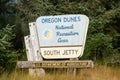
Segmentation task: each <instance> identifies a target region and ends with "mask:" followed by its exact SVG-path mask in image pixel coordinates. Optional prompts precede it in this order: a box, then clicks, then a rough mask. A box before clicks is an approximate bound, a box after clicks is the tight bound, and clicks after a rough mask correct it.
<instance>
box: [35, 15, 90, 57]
mask: <svg viewBox="0 0 120 80" xmlns="http://www.w3.org/2000/svg"><path fill="white" fill-rule="evenodd" d="M88 23H89V19H88V17H87V16H85V15H79V14H77V15H58V16H41V17H39V18H38V19H37V20H36V26H37V32H38V39H39V45H40V49H41V55H42V56H43V57H44V58H46V59H55V58H56V59H61V58H77V57H79V56H82V55H83V51H84V45H85V40H86V34H87V29H88Z"/></svg>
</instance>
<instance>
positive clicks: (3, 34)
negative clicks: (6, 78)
mask: <svg viewBox="0 0 120 80" xmlns="http://www.w3.org/2000/svg"><path fill="white" fill-rule="evenodd" d="M13 27H14V26H10V25H7V26H6V27H5V28H3V29H1V30H0V73H2V70H3V71H6V70H8V71H9V70H11V69H13V64H15V62H16V60H17V54H16V51H15V50H14V48H13V45H12V39H13V38H14V36H15V35H14V33H13Z"/></svg>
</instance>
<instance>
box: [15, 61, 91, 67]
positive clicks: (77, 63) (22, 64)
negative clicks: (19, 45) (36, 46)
mask: <svg viewBox="0 0 120 80" xmlns="http://www.w3.org/2000/svg"><path fill="white" fill-rule="evenodd" d="M17 65H18V68H93V62H92V61H91V60H84V61H19V62H18V63H17Z"/></svg>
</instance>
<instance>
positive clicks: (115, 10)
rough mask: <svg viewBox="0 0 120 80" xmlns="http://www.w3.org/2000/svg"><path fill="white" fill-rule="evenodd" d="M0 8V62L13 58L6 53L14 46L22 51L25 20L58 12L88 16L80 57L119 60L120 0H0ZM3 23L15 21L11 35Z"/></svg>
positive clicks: (8, 28) (32, 19) (12, 23)
mask: <svg viewBox="0 0 120 80" xmlns="http://www.w3.org/2000/svg"><path fill="white" fill-rule="evenodd" d="M0 12H1V13H0V25H1V26H0V29H1V32H0V37H1V38H0V51H1V54H2V55H1V58H0V60H2V62H3V61H4V62H5V61H11V60H12V59H14V58H12V57H11V56H10V55H12V54H14V49H15V50H17V51H18V52H21V54H22V53H24V52H25V51H24V49H25V47H24V36H26V35H29V27H28V23H29V22H35V21H36V19H37V18H38V17H39V16H48V15H61V14H85V15H87V16H88V17H89V19H90V23H89V29H88V35H87V41H86V46H85V51H84V56H83V57H82V58H80V59H92V60H94V61H103V62H112V61H113V60H114V61H120V58H119V57H118V55H119V54H120V45H119V44H120V29H119V28H120V24H119V22H120V0H19V2H17V3H15V2H13V0H1V1H0ZM7 24H10V25H15V26H14V32H15V36H14V37H12V36H13V35H14V34H12V31H13V29H12V28H10V27H9V25H7ZM6 25H7V27H5V26H6ZM2 30H3V31H2ZM5 31H6V32H5ZM9 32H11V33H9ZM9 53H11V54H9ZM3 54H5V57H4V55H3ZM15 55H16V54H15ZM6 56H7V57H8V58H7V57H6ZM2 58H5V59H2ZM6 59H7V60H6Z"/></svg>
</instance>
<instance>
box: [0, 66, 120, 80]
mask: <svg viewBox="0 0 120 80" xmlns="http://www.w3.org/2000/svg"><path fill="white" fill-rule="evenodd" d="M47 72H49V71H47ZM77 72H78V73H77V75H76V76H73V74H72V73H71V74H67V72H66V71H61V70H60V71H55V70H54V71H53V72H51V71H50V72H49V73H46V75H45V76H41V77H39V76H30V75H29V74H28V73H26V72H25V71H21V72H18V71H15V72H13V73H11V74H7V73H4V74H3V75H1V76H0V80H120V68H111V67H106V66H96V67H95V68H94V69H80V70H78V71H77Z"/></svg>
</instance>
